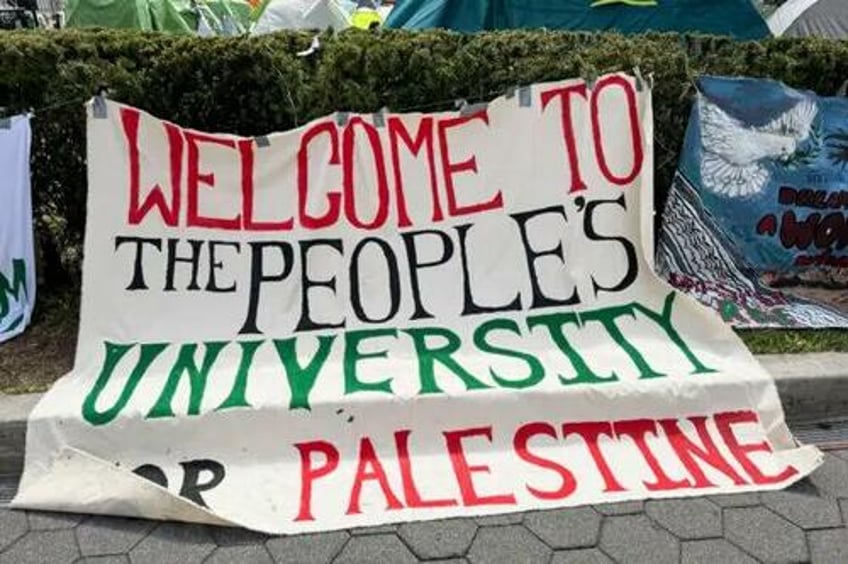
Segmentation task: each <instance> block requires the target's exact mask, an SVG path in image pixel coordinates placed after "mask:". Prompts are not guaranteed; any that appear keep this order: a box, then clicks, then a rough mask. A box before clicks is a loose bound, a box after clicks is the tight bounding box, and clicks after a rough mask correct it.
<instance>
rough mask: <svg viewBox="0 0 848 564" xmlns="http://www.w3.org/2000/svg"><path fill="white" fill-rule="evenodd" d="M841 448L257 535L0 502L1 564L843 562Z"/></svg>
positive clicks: (846, 468)
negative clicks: (764, 483) (688, 480)
mask: <svg viewBox="0 0 848 564" xmlns="http://www.w3.org/2000/svg"><path fill="white" fill-rule="evenodd" d="M846 523H848V450H843V451H837V452H832V453H830V454H828V455H827V461H826V463H825V464H824V466H823V467H822V468H821V469H819V470H818V471H817V472H816V473H815V474H813V476H812V477H811V478H810V479H809V480H805V481H803V482H802V483H800V484H798V485H797V486H795V487H794V488H792V489H791V490H789V491H784V492H774V493H764V494H743V495H733V496H719V497H708V498H695V499H687V500H666V501H649V502H647V503H641V502H636V503H622V504H613V505H600V506H594V507H584V508H578V509H567V510H555V511H544V512H534V513H525V514H523V515H511V516H503V517H487V518H480V519H453V520H448V521H436V522H429V523H412V524H406V525H400V526H397V527H395V526H389V527H378V528H375V529H364V530H354V531H347V532H335V533H326V534H317V535H306V536H292V537H267V536H263V535H259V534H255V533H251V532H248V531H243V530H237V529H223V528H214V527H205V526H196V525H180V524H174V523H155V522H150V521H138V520H132V519H117V518H106V517H91V516H81V515H62V514H44V513H36V512H30V513H24V512H19V511H10V510H5V509H0V564H28V563H34V564H35V563H38V564H54V563H55V564H58V563H65V562H67V563H72V562H85V563H96V564H113V563H114V564H119V563H122V564H128V563H132V564H146V563H150V564H192V563H201V562H203V563H209V564H212V563H214V564H220V563H234V564H254V563H256V564H260V563H261V564H272V563H303V564H320V563H330V562H332V563H360V562H361V563H365V564H380V563H384V562H385V563H390V564H394V563H400V564H403V563H406V562H411V563H414V562H420V561H426V562H430V563H433V562H437V561H438V562H448V561H450V562H457V563H458V562H470V563H486V564H490V563H492V564H497V563H504V564H524V563H526V564H535V563H537V562H538V563H545V564H547V563H554V564H565V563H572V562H573V563H587V564H588V563H604V562H622V563H631V562H632V563H642V562H644V563H648V564H664V563H667V562H668V563H675V562H685V563H704V564H707V563H709V564H733V563H737V562H738V563H754V562H813V563H815V564H818V563H822V564H825V563H833V564H846V563H848V528H847V527H846Z"/></svg>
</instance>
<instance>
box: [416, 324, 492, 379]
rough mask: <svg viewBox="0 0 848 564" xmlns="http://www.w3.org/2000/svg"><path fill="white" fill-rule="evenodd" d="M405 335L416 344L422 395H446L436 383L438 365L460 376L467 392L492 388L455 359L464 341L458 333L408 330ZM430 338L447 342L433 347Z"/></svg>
mask: <svg viewBox="0 0 848 564" xmlns="http://www.w3.org/2000/svg"><path fill="white" fill-rule="evenodd" d="M404 333H406V334H408V335H409V336H410V337H412V340H413V342H414V343H415V352H416V355H417V356H418V375H419V378H420V379H421V392H420V393H421V394H441V393H444V392H443V390H442V389H441V388H440V387H439V385H438V383H437V382H436V363H438V364H441V365H442V366H444V367H445V368H447V369H448V370H450V371H451V372H453V373H454V374H456V375H457V376H459V379H460V380H462V383H463V384H465V388H466V389H467V390H484V389H486V388H489V387H490V386H488V385H486V384H484V383H483V382H481V381H480V380H478V379H477V378H475V377H474V376H473V375H472V374H471V373H470V372H468V371H467V370H466V369H465V368H463V367H462V366H461V365H460V364H459V363H458V362H457V361H456V360H455V359H454V358H453V355H454V353H456V352H457V351H458V350H459V348H460V347H461V346H462V341H461V340H460V338H459V335H457V334H456V333H454V332H452V331H450V330H448V329H444V328H441V327H423V328H419V329H407V330H405V331H404ZM428 337H437V338H440V339H442V340H443V341H445V342H444V344H443V345H442V346H437V347H431V346H430V345H428V343H427V338H428Z"/></svg>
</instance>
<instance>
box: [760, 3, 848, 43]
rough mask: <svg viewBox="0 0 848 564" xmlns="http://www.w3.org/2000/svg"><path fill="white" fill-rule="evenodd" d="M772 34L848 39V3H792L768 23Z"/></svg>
mask: <svg viewBox="0 0 848 564" xmlns="http://www.w3.org/2000/svg"><path fill="white" fill-rule="evenodd" d="M768 25H769V28H770V29H771V32H772V33H773V34H775V35H777V36H781V35H783V36H787V37H828V38H831V39H846V38H848V0H789V2H786V3H785V4H783V5H782V6H781V7H780V8H778V9H777V10H776V11H775V12H774V14H772V15H771V17H770V18H769V20H768Z"/></svg>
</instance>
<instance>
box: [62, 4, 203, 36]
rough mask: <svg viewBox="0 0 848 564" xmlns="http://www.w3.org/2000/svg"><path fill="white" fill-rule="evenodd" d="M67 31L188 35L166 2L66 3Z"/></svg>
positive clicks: (171, 7) (176, 12)
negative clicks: (102, 29)
mask: <svg viewBox="0 0 848 564" xmlns="http://www.w3.org/2000/svg"><path fill="white" fill-rule="evenodd" d="M65 13H66V17H67V19H66V25H67V27H89V26H96V27H108V28H125V29H142V30H147V31H151V30H159V31H171V32H178V33H191V31H192V30H191V28H190V27H189V26H188V24H187V23H186V22H185V20H184V19H183V18H182V16H181V15H180V13H179V10H178V9H177V8H176V7H175V6H174V5H173V4H172V3H171V1H170V0H68V1H67V3H66V4H65Z"/></svg>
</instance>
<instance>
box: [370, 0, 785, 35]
mask: <svg viewBox="0 0 848 564" xmlns="http://www.w3.org/2000/svg"><path fill="white" fill-rule="evenodd" d="M386 27H393V28H404V29H427V28H446V29H454V30H457V31H481V30H493V29H515V28H547V29H562V30H571V31H602V30H615V31H620V32H623V33H640V32H645V31H678V32H684V31H697V32H701V33H710V34H717V35H732V36H735V37H738V38H744V39H759V38H762V37H767V36H769V35H770V33H769V30H768V26H767V25H766V23H765V21H764V20H763V18H762V16H760V14H759V12H758V11H757V9H756V8H755V7H754V5H753V4H752V3H751V0H462V1H461V2H458V1H455V0H400V1H399V2H398V5H397V6H395V9H394V10H393V11H392V13H391V14H390V15H389V18H388V20H387V21H386Z"/></svg>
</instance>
